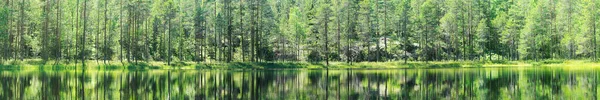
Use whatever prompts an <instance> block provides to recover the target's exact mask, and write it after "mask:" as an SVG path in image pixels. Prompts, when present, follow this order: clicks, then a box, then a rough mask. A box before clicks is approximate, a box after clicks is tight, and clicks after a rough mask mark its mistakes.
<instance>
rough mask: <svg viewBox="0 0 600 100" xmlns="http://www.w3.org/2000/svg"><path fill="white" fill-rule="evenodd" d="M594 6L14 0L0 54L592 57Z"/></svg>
mask: <svg viewBox="0 0 600 100" xmlns="http://www.w3.org/2000/svg"><path fill="white" fill-rule="evenodd" d="M599 7H600V4H598V2H597V0H533V1H529V0H508V1H507V0H301V1H285V0H284V1H276V0H216V1H215V0H150V1H122V0H83V1H73V0H45V1H39V0H22V1H17V2H13V3H2V6H0V33H2V34H0V46H1V48H0V50H1V51H0V52H1V53H2V54H1V55H0V56H1V57H2V60H22V59H37V58H41V59H43V60H45V61H49V60H56V61H59V60H60V61H67V62H75V61H76V60H77V61H85V60H108V61H111V60H119V61H122V62H127V63H135V62H151V61H166V62H168V63H170V62H175V64H177V63H178V62H186V61H194V62H211V61H215V62H248V61H249V62H268V61H308V62H313V63H320V62H322V61H332V62H346V63H352V62H363V61H367V62H368V61H396V60H398V61H399V60H406V61H407V62H408V61H424V62H428V61H450V60H457V61H458V60H471V61H492V63H495V62H494V61H496V60H500V59H506V60H536V61H539V60H542V61H543V60H545V59H553V58H558V59H581V58H583V59H588V58H591V59H592V60H595V59H596V58H597V57H598V56H597V55H598V54H597V52H598V49H597V48H598V47H597V45H598V44H597V42H598V41H597V39H596V38H597V37H598V35H597V34H596V32H598V30H597V28H598V25H597V24H598V23H599V22H598V21H597V20H598V19H600V18H599V17H598V15H599V14H600V13H599V10H598V9H597V8H599ZM83 54H85V57H83V56H84V55H83ZM484 63H487V62H484ZM498 63H503V62H498ZM182 66H188V65H182Z"/></svg>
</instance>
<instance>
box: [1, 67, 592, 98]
mask: <svg viewBox="0 0 600 100" xmlns="http://www.w3.org/2000/svg"><path fill="white" fill-rule="evenodd" d="M0 80H1V84H0V99H2V100H20V99H27V100H30V99H42V100H48V99H50V100H72V99H90V100H96V99H99V100H105V99H108V100H113V99H144V100H147V99H176V100H180V99H228V100H233V99H254V100H285V99H314V100H324V99H342V100H354V99H580V100H581V99H596V98H597V95H598V92H597V91H598V82H597V81H598V74H597V72H596V69H594V70H583V69H581V70H572V69H563V68H537V69H533V68H531V69H530V68H487V69H478V68H466V69H394V70H126V71H125V70H51V71H49V70H0Z"/></svg>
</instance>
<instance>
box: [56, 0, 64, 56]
mask: <svg viewBox="0 0 600 100" xmlns="http://www.w3.org/2000/svg"><path fill="white" fill-rule="evenodd" d="M56 9H57V10H56V13H57V14H56V38H57V39H56V40H57V42H55V43H56V45H57V46H56V48H57V49H56V52H55V56H56V57H55V60H56V64H58V63H59V62H60V59H61V58H62V56H61V47H62V40H61V31H60V30H61V24H60V18H61V17H60V16H61V15H60V14H61V12H62V11H61V10H60V0H57V3H56Z"/></svg>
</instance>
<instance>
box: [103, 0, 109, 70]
mask: <svg viewBox="0 0 600 100" xmlns="http://www.w3.org/2000/svg"><path fill="white" fill-rule="evenodd" d="M107 6H108V0H104V36H103V37H104V47H103V48H104V49H103V50H102V55H103V56H104V59H103V62H104V64H106V59H107V54H108V40H107V37H106V34H107V31H108V24H107V22H108V16H107V15H108V14H107V12H108V7H107Z"/></svg>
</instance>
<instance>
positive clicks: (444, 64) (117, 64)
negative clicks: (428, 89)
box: [0, 59, 600, 69]
mask: <svg viewBox="0 0 600 100" xmlns="http://www.w3.org/2000/svg"><path fill="white" fill-rule="evenodd" d="M80 66H81V63H77V64H76V63H74V62H71V63H66V62H61V63H56V62H54V61H47V62H43V61H42V60H39V59H26V60H23V61H8V62H5V63H2V64H0V68H2V69H56V68H58V69H75V68H82V67H80ZM540 66H541V67H600V63H599V62H594V61H591V60H542V61H430V62H414V61H409V62H407V63H404V62H403V61H389V62H353V63H346V62H330V64H329V66H327V65H326V64H325V63H324V62H321V63H309V62H230V63H225V62H206V63H196V62H172V63H171V65H168V64H167V63H166V62H159V61H149V62H137V63H136V62H131V63H129V62H121V61H107V62H106V63H105V62H103V61H95V60H90V61H87V62H86V67H85V68H89V69H326V68H329V69H426V68H487V67H540Z"/></svg>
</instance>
